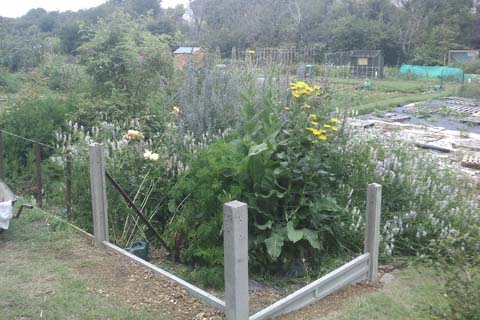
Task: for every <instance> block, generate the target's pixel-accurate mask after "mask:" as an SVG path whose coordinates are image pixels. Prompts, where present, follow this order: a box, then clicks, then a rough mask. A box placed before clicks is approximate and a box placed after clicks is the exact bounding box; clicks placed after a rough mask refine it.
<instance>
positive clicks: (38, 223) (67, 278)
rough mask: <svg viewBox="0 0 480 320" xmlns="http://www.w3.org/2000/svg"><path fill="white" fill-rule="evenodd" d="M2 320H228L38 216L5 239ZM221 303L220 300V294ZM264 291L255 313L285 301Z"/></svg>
mask: <svg viewBox="0 0 480 320" xmlns="http://www.w3.org/2000/svg"><path fill="white" fill-rule="evenodd" d="M0 284H1V285H0V319H42V318H45V319H142V320H144V319H145V320H149V319H165V320H183V319H198V320H200V319H211V320H220V319H223V314H221V313H220V312H218V311H216V310H214V309H212V308H209V307H208V306H206V305H204V304H203V303H201V302H199V301H198V300H196V299H194V298H192V297H191V296H190V295H189V294H188V293H187V291H186V290H184V289H182V288H181V287H179V286H178V285H176V284H175V283H174V282H172V281H170V280H168V279H166V278H164V277H162V276H160V275H158V274H155V273H153V272H152V271H150V270H148V269H146V268H144V267H143V266H141V265H139V264H136V263H135V262H132V261H130V260H129V259H127V258H126V257H124V256H121V255H119V254H117V253H114V252H112V251H108V250H106V249H103V248H96V247H95V246H93V243H92V240H91V239H89V238H87V237H84V236H81V235H79V234H78V233H77V232H75V231H73V229H71V228H70V227H68V226H66V225H64V224H58V222H56V220H54V219H53V218H48V216H47V215H45V213H43V212H41V211H39V210H34V211H32V212H29V213H28V214H26V215H24V216H23V217H22V219H20V220H18V221H13V222H12V225H11V229H10V230H8V231H6V232H4V233H3V234H0ZM377 289H379V288H378V287H371V286H368V285H357V286H353V287H351V288H347V289H345V290H343V291H341V292H339V293H337V294H335V295H332V296H330V297H327V298H326V299H323V300H322V301H320V302H318V303H316V304H313V305H311V306H308V307H306V308H303V309H301V310H299V311H297V312H294V313H291V314H288V315H285V316H282V317H280V319H283V320H297V319H300V320H309V319H320V318H322V317H324V316H329V315H335V314H336V313H338V312H339V311H340V310H341V309H343V308H344V306H345V305H346V304H348V303H349V302H350V301H352V300H355V299H357V298H359V297H361V296H368V294H370V293H371V292H372V291H377ZM217 296H219V297H221V294H218V293H217ZM281 298H282V296H281V295H280V293H278V292H276V291H275V290H272V289H270V288H265V287H262V286H260V287H259V288H258V289H257V290H256V291H253V292H251V293H250V302H251V305H250V309H251V310H250V311H251V313H252V314H253V313H255V312H256V311H259V310H261V309H262V308H263V307H266V306H268V305H270V304H272V303H274V302H275V301H277V300H279V299H281Z"/></svg>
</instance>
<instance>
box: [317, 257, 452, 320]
mask: <svg viewBox="0 0 480 320" xmlns="http://www.w3.org/2000/svg"><path fill="white" fill-rule="evenodd" d="M447 309H448V301H447V298H446V297H445V296H444V295H443V294H442V285H441V283H440V282H439V275H438V273H437V271H435V270H434V269H432V268H427V267H422V266H412V267H408V268H406V269H404V270H402V271H401V273H400V274H399V275H398V276H397V279H395V280H394V282H393V283H390V284H388V285H385V286H384V287H383V288H381V289H380V290H378V291H376V292H373V293H369V294H366V295H362V296H359V297H356V298H354V299H352V300H350V301H348V302H347V303H345V304H344V305H343V306H342V308H341V309H340V310H338V311H336V312H333V313H331V314H330V315H328V316H325V317H318V318H317V319H322V320H333V319H335V320H343V319H345V320H347V319H348V320H351V319H356V320H376V319H378V320H384V319H388V320H405V319H416V320H422V319H425V320H427V319H436V317H435V315H436V314H441V313H445V311H446V310H447Z"/></svg>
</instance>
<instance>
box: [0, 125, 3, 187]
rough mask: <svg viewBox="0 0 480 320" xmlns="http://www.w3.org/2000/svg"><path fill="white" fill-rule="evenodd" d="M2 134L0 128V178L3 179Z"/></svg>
mask: <svg viewBox="0 0 480 320" xmlns="http://www.w3.org/2000/svg"><path fill="white" fill-rule="evenodd" d="M3 178H4V175H3V135H2V131H1V130H0V179H3Z"/></svg>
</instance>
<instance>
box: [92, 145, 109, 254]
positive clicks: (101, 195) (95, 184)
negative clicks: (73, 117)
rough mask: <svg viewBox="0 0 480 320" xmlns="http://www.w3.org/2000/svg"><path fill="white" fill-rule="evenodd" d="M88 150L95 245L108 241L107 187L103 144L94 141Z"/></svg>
mask: <svg viewBox="0 0 480 320" xmlns="http://www.w3.org/2000/svg"><path fill="white" fill-rule="evenodd" d="M89 151H90V186H91V192H92V214H93V234H94V236H95V240H96V243H97V245H101V244H102V242H103V241H108V215H107V189H106V187H107V186H106V183H105V157H104V149H103V145H101V144H98V143H94V144H91V145H90V147H89Z"/></svg>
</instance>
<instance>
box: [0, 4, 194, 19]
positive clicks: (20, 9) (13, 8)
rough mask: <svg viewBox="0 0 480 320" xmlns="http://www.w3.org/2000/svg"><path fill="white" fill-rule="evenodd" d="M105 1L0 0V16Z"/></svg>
mask: <svg viewBox="0 0 480 320" xmlns="http://www.w3.org/2000/svg"><path fill="white" fill-rule="evenodd" d="M105 1H106V0H0V16H2V17H10V18H16V17H20V16H23V15H24V14H25V13H27V12H28V10H30V9H35V8H43V9H45V10H47V11H67V10H71V11H77V10H80V9H87V8H92V7H96V6H98V5H100V4H102V3H104V2H105ZM177 4H184V5H186V4H188V0H162V7H164V8H168V7H174V6H175V5H177Z"/></svg>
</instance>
